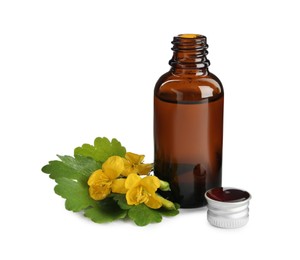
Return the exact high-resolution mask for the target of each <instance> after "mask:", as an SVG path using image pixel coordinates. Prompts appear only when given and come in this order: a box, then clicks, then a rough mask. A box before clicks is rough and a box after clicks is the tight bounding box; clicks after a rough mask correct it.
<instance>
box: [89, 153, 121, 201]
mask: <svg viewBox="0 0 300 260" xmlns="http://www.w3.org/2000/svg"><path fill="white" fill-rule="evenodd" d="M123 171H124V161H123V158H121V157H119V156H111V157H109V158H108V159H107V160H106V161H105V162H104V163H103V165H102V169H101V170H96V171H95V172H93V173H92V175H91V176H90V178H89V180H88V185H89V186H90V187H89V193H90V196H91V198H93V199H94V200H103V199H105V198H106V197H107V195H109V194H110V193H111V192H116V193H123V194H125V193H126V189H125V179H123V178H119V179H117V178H118V177H119V176H120V174H121V173H122V172H123Z"/></svg>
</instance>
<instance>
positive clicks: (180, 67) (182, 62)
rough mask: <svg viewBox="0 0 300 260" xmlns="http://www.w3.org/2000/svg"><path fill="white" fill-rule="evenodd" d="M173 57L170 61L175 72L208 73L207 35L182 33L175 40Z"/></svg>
mask: <svg viewBox="0 0 300 260" xmlns="http://www.w3.org/2000/svg"><path fill="white" fill-rule="evenodd" d="M172 43H173V47H172V50H173V57H172V59H171V60H170V61H169V64H170V65H171V71H172V72H173V73H174V74H188V75H190V74H192V75H207V74H208V73H209V72H208V67H209V65H210V62H209V60H208V59H207V57H206V55H207V54H208V51H207V48H208V45H207V43H206V37H205V36H203V35H199V34H180V35H178V36H175V37H174V39H173V41H172Z"/></svg>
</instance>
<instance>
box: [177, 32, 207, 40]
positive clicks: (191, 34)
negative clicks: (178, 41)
mask: <svg viewBox="0 0 300 260" xmlns="http://www.w3.org/2000/svg"><path fill="white" fill-rule="evenodd" d="M178 36H179V37H180V38H184V39H195V38H201V36H202V35H200V34H193V33H185V34H179V35H178Z"/></svg>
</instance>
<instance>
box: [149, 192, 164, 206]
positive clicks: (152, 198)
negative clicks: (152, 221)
mask: <svg viewBox="0 0 300 260" xmlns="http://www.w3.org/2000/svg"><path fill="white" fill-rule="evenodd" d="M145 204H146V205H147V206H148V207H149V208H152V209H159V208H160V207H161V206H162V201H161V200H160V198H159V197H158V196H157V195H156V194H155V193H151V194H149V195H148V201H146V202H145Z"/></svg>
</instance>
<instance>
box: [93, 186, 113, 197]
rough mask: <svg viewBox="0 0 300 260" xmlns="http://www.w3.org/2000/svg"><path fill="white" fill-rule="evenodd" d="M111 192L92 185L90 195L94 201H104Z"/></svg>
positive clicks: (108, 189) (105, 188)
mask: <svg viewBox="0 0 300 260" xmlns="http://www.w3.org/2000/svg"><path fill="white" fill-rule="evenodd" d="M110 192H111V190H110V188H107V187H99V186H95V185H92V186H90V188H89V193H90V196H91V198H92V199H94V200H103V199H105V198H106V197H107V195H108V194H110Z"/></svg>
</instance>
